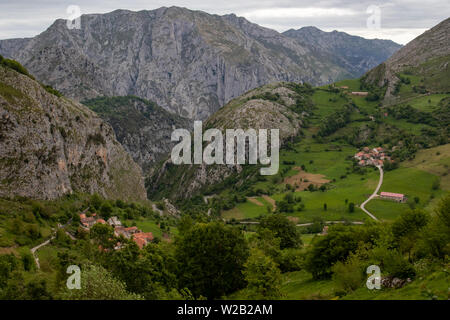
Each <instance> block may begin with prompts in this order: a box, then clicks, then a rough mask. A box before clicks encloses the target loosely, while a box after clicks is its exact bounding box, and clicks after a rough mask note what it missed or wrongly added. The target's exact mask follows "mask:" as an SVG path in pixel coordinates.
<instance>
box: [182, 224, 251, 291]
mask: <svg viewBox="0 0 450 320" xmlns="http://www.w3.org/2000/svg"><path fill="white" fill-rule="evenodd" d="M176 245H177V248H176V259H177V262H178V266H179V270H178V275H179V282H180V284H179V285H180V288H185V287H187V288H188V289H189V290H190V291H191V292H192V293H193V295H194V296H195V297H199V296H205V297H207V298H209V299H213V298H219V297H221V296H223V295H225V294H229V293H231V292H233V291H236V290H238V289H240V288H242V287H243V286H244V284H245V281H244V276H243V274H242V270H243V268H244V263H245V261H246V260H247V258H248V246H247V243H246V241H245V238H244V235H243V234H242V232H241V231H240V230H239V229H237V228H235V227H232V226H230V225H224V224H223V223H219V222H212V223H208V224H203V223H200V224H197V225H195V226H193V227H192V228H191V229H190V230H188V232H186V233H185V234H184V235H183V236H182V237H180V238H178V239H177V240H176Z"/></svg>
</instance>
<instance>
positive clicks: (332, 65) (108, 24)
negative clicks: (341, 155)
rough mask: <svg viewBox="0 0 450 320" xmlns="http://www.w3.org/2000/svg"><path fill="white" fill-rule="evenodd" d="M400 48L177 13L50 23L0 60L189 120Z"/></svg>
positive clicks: (322, 78)
mask: <svg viewBox="0 0 450 320" xmlns="http://www.w3.org/2000/svg"><path fill="white" fill-rule="evenodd" d="M400 47H401V46H400V45H398V44H395V43H393V42H392V41H387V40H366V39H363V38H360V37H354V36H350V35H348V34H345V33H342V32H331V33H327V32H322V31H320V30H318V29H315V28H303V29H300V30H296V31H295V30H289V31H287V32H285V33H283V34H281V33H279V32H277V31H274V30H271V29H268V28H264V27H261V26H259V25H257V24H254V23H251V22H249V21H248V20H246V19H245V18H242V17H237V16H236V15H234V14H228V15H223V16H219V15H211V14H208V13H205V12H202V11H192V10H188V9H185V8H179V7H170V8H166V7H162V8H159V9H156V10H151V11H146V10H144V11H139V12H132V11H128V10H116V11H113V12H110V13H107V14H87V15H83V16H81V29H68V28H67V26H66V20H62V19H59V20H56V21H55V22H54V23H53V24H52V25H51V26H50V27H49V28H48V29H47V30H46V31H44V32H42V33H41V34H39V35H38V36H36V37H34V38H29V39H10V40H2V41H0V54H2V55H4V56H5V57H8V58H13V59H15V60H18V61H19V62H20V63H22V64H23V65H24V66H25V67H26V68H27V69H28V70H29V71H30V72H31V73H32V74H33V75H34V76H35V77H36V78H37V79H38V80H40V81H45V82H46V83H48V84H49V85H51V86H53V87H55V88H56V89H57V90H59V91H61V92H62V93H63V94H64V95H66V96H68V97H70V98H74V99H76V100H79V101H81V100H85V99H90V98H95V97H97V96H124V95H135V96H139V97H142V98H145V99H148V100H151V101H154V102H156V103H157V104H158V105H160V106H161V107H163V108H165V109H166V110H168V111H170V112H172V113H176V114H178V115H180V116H183V117H187V118H191V119H206V118H207V117H208V116H210V115H211V114H213V113H214V112H215V111H216V110H218V109H219V108H220V107H221V106H223V105H225V104H226V103H227V102H229V101H230V100H231V99H233V98H236V97H238V96H239V95H241V94H243V93H244V92H246V91H248V90H251V89H253V88H256V87H259V86H262V85H265V84H268V83H272V82H277V81H293V82H308V83H311V84H313V85H321V84H326V83H331V82H333V81H336V80H339V79H343V78H353V77H358V76H360V75H361V74H362V73H364V72H365V71H367V70H369V69H370V68H371V67H374V66H375V65H377V64H378V63H380V62H382V61H384V60H385V59H387V58H388V57H389V56H390V55H391V54H392V53H393V52H395V51H396V50H397V49H399V48H400Z"/></svg>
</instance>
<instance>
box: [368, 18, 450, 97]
mask: <svg viewBox="0 0 450 320" xmlns="http://www.w3.org/2000/svg"><path fill="white" fill-rule="evenodd" d="M449 33H450V18H448V19H446V20H444V21H442V22H441V23H439V24H438V25H436V26H435V27H433V28H431V29H430V30H427V31H426V32H424V33H423V34H421V35H420V36H418V37H417V38H415V39H414V40H412V41H411V42H409V43H408V44H407V45H406V46H404V47H403V48H402V49H400V50H398V51H397V52H396V53H395V54H393V55H392V57H390V58H389V59H388V60H386V61H385V62H384V63H382V64H380V65H379V66H377V67H376V68H374V69H372V70H370V71H369V72H367V74H366V75H365V76H364V81H366V82H367V83H369V84H375V85H378V86H385V85H386V87H387V90H386V96H385V99H391V98H392V95H393V91H394V87H395V84H396V83H397V82H398V81H399V78H398V74H399V73H401V72H406V73H408V74H410V75H416V76H418V77H421V78H422V80H423V81H422V85H423V86H424V87H425V88H426V89H427V90H428V91H429V92H449V91H450V81H449V77H450V64H449V63H450V37H449V36H448V35H449Z"/></svg>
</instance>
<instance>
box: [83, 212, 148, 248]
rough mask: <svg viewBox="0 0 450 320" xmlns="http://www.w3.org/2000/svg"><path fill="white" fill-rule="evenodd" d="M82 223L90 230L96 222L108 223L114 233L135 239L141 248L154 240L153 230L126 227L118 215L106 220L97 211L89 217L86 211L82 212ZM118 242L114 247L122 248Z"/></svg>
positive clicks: (117, 235)
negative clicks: (146, 230) (145, 230)
mask: <svg viewBox="0 0 450 320" xmlns="http://www.w3.org/2000/svg"><path fill="white" fill-rule="evenodd" d="M80 223H81V226H82V227H83V228H84V229H85V230H89V229H90V228H91V227H92V226H93V225H95V224H96V223H101V224H108V225H110V226H111V227H113V228H114V235H115V236H116V237H120V236H123V237H124V238H126V239H131V240H133V241H134V242H135V243H136V244H137V245H138V247H139V248H140V249H142V248H143V247H144V246H145V245H147V244H148V243H149V242H151V241H152V240H153V234H152V233H151V232H142V231H141V230H139V229H138V228H137V227H129V228H125V227H124V226H123V225H122V222H121V221H120V220H119V218H118V217H115V216H114V217H111V218H109V219H108V221H105V220H103V219H101V218H98V217H97V214H96V213H93V214H92V215H91V216H90V217H87V216H86V214H85V213H80ZM120 248H121V246H120V244H118V245H117V246H116V247H115V248H114V249H120Z"/></svg>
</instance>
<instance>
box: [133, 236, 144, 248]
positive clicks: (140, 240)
mask: <svg viewBox="0 0 450 320" xmlns="http://www.w3.org/2000/svg"><path fill="white" fill-rule="evenodd" d="M133 241H134V242H135V243H136V244H137V245H138V247H139V249H142V248H143V247H144V246H145V245H146V244H147V241H145V239H141V238H134V239H133Z"/></svg>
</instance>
